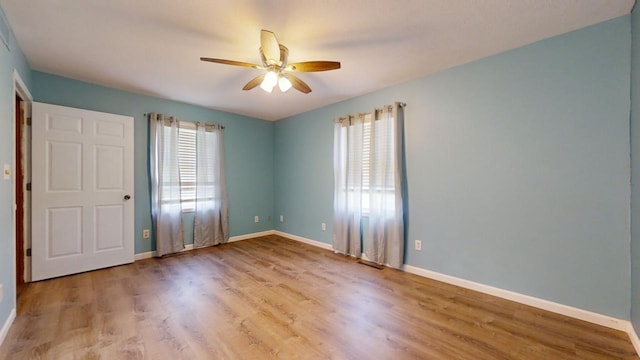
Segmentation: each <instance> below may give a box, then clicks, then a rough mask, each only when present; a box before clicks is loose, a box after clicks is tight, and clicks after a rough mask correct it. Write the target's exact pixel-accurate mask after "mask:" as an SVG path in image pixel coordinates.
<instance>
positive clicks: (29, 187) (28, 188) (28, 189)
mask: <svg viewBox="0 0 640 360" xmlns="http://www.w3.org/2000/svg"><path fill="white" fill-rule="evenodd" d="M27 191H31V183H27Z"/></svg>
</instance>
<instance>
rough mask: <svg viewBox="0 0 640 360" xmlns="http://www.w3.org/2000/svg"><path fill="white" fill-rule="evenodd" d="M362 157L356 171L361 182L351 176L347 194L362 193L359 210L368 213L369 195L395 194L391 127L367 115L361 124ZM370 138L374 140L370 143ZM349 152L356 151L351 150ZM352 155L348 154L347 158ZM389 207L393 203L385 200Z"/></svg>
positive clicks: (393, 141)
mask: <svg viewBox="0 0 640 360" xmlns="http://www.w3.org/2000/svg"><path fill="white" fill-rule="evenodd" d="M362 126H363V129H362V142H361V146H362V148H361V149H359V150H361V156H362V161H361V162H360V163H361V168H360V169H352V170H351V171H359V172H360V175H361V181H358V180H357V178H356V177H354V176H350V177H349V181H348V184H347V186H348V188H349V190H350V191H358V189H359V190H361V191H362V196H361V201H362V211H363V214H368V212H369V208H370V201H371V200H370V194H372V193H378V194H381V195H382V196H387V195H388V196H390V197H392V196H393V194H394V191H395V163H394V161H395V159H394V156H393V149H394V146H395V138H394V128H393V126H390V125H389V123H388V122H387V123H385V122H383V121H373V120H372V115H371V114H366V115H365V117H364V122H363V123H362ZM372 136H375V141H374V142H373V143H372ZM349 151H350V152H351V151H357V149H354V148H350V149H349ZM351 156H353V154H350V155H349V157H351ZM385 204H389V206H392V205H393V202H392V201H385Z"/></svg>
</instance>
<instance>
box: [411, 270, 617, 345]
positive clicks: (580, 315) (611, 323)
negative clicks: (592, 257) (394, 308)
mask: <svg viewBox="0 0 640 360" xmlns="http://www.w3.org/2000/svg"><path fill="white" fill-rule="evenodd" d="M402 270H404V271H406V272H408V273H411V274H415V275H420V276H423V277H426V278H429V279H433V280H437V281H442V282H444V283H447V284H451V285H455V286H459V287H462V288H465V289H470V290H475V291H478V292H481V293H485V294H489V295H493V296H496V297H499V298H503V299H507V300H511V301H515V302H517V303H521V304H525V305H529V306H533V307H535V308H538V309H542V310H547V311H551V312H554V313H556V314H561V315H566V316H569V317H572V318H575V319H579V320H583V321H588V322H590V323H593V324H597V325H602V326H606V327H608V328H612V329H616V330H620V331H625V332H626V331H627V330H628V328H629V321H627V320H622V319H618V318H614V317H610V316H607V315H602V314H598V313H595V312H591V311H587V310H583V309H578V308H575V307H572V306H568V305H563V304H559V303H556V302H553V301H549V300H544V299H540V298H536V297H533V296H529V295H524V294H520V293H517V292H513V291H509V290H504V289H500V288H496V287H493V286H489V285H484V284H480V283H477V282H473V281H469V280H465V279H461V278H458V277H455V276H450V275H445V274H441V273H438V272H435V271H431V270H426V269H423V268H419V267H415V266H411V265H404V266H403V268H402Z"/></svg>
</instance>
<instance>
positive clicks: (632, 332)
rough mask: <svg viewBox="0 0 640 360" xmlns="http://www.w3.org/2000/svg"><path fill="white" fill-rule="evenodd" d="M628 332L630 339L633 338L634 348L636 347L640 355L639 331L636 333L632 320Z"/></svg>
mask: <svg viewBox="0 0 640 360" xmlns="http://www.w3.org/2000/svg"><path fill="white" fill-rule="evenodd" d="M627 334H629V339H631V344H633V348H634V349H636V353H637V354H638V355H640V339H639V338H638V333H636V329H634V328H633V324H631V322H629V328H628V329H627Z"/></svg>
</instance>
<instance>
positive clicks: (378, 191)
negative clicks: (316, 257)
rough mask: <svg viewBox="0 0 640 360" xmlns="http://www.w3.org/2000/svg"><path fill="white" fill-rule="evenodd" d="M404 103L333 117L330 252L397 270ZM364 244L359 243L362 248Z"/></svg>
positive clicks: (401, 219) (401, 233)
mask: <svg viewBox="0 0 640 360" xmlns="http://www.w3.org/2000/svg"><path fill="white" fill-rule="evenodd" d="M403 106H404V104H401V103H395V104H393V105H387V106H383V107H381V108H379V109H375V110H374V111H372V112H371V113H368V114H356V115H350V116H345V117H342V118H339V119H336V122H335V126H334V186H335V187H334V223H333V228H334V234H333V235H334V236H333V247H334V250H335V251H337V252H340V253H344V254H349V255H353V256H356V257H360V256H361V255H362V247H363V246H364V253H365V254H366V256H367V257H368V258H369V260H371V261H374V262H376V263H379V264H385V265H389V266H392V267H395V268H399V267H401V266H402V264H403V262H404V242H405V241H404V212H403V199H402V194H403V173H404V170H403V156H402V153H403V151H402V149H403V148H404V144H403V135H404V110H403ZM362 244H363V245H362Z"/></svg>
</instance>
